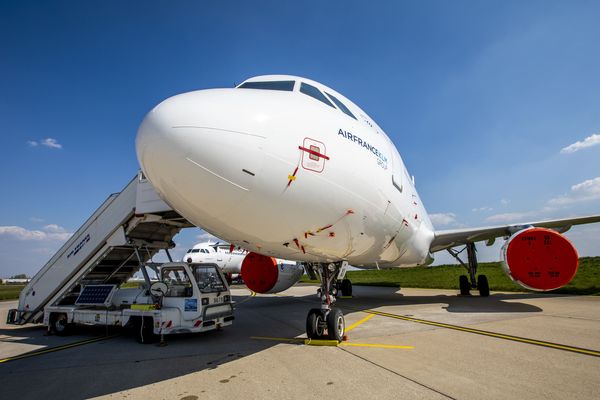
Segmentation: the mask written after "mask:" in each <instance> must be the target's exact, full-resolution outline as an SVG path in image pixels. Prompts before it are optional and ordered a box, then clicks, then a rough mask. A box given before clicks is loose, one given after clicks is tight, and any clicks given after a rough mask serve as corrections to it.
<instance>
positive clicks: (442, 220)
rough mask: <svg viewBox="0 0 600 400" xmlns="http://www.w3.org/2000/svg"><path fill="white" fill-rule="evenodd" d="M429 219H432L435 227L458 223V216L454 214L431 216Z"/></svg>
mask: <svg viewBox="0 0 600 400" xmlns="http://www.w3.org/2000/svg"><path fill="white" fill-rule="evenodd" d="M429 219H431V223H432V224H433V225H435V226H444V225H450V224H452V223H454V222H456V214H454V213H437V214H429Z"/></svg>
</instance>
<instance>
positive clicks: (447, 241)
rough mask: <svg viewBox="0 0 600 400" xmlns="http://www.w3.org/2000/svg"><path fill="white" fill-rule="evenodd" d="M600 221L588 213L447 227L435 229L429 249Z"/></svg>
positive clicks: (433, 250) (599, 217)
mask: <svg viewBox="0 0 600 400" xmlns="http://www.w3.org/2000/svg"><path fill="white" fill-rule="evenodd" d="M593 222H600V215H590V216H587V217H577V218H564V219H554V220H547V221H537V222H526V223H521V224H514V225H500V226H489V227H483V228H465V229H448V230H443V231H435V237H434V239H433V242H432V243H431V247H430V251H431V252H432V253H434V252H436V251H440V250H445V249H448V248H450V247H454V246H460V245H464V244H467V243H471V242H479V241H482V240H486V241H488V244H489V245H491V244H492V243H494V239H496V238H497V237H504V236H510V235H512V234H513V233H515V232H517V231H520V230H521V229H525V228H528V227H531V226H535V227H540V228H550V229H554V230H556V231H558V232H559V233H563V232H566V231H568V230H569V229H570V228H571V226H573V225H581V224H590V223H593Z"/></svg>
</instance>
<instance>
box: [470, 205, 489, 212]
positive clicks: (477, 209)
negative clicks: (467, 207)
mask: <svg viewBox="0 0 600 400" xmlns="http://www.w3.org/2000/svg"><path fill="white" fill-rule="evenodd" d="M493 210H494V209H493V208H492V207H485V206H484V207H479V208H473V209H471V211H473V212H480V211H493Z"/></svg>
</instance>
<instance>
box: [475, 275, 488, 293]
mask: <svg viewBox="0 0 600 400" xmlns="http://www.w3.org/2000/svg"><path fill="white" fill-rule="evenodd" d="M477 290H479V296H481V297H488V296H489V295H490V285H489V283H488V279H487V276H485V275H479V276H478V277H477Z"/></svg>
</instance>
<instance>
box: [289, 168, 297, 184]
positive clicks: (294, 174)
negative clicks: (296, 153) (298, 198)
mask: <svg viewBox="0 0 600 400" xmlns="http://www.w3.org/2000/svg"><path fill="white" fill-rule="evenodd" d="M297 172H298V167H296V169H295V170H294V173H293V174H292V176H293V177H294V178H295V177H296V173H297ZM292 181H293V179H290V180H289V181H288V184H287V185H288V187H289V186H290V185H291V184H292Z"/></svg>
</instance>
